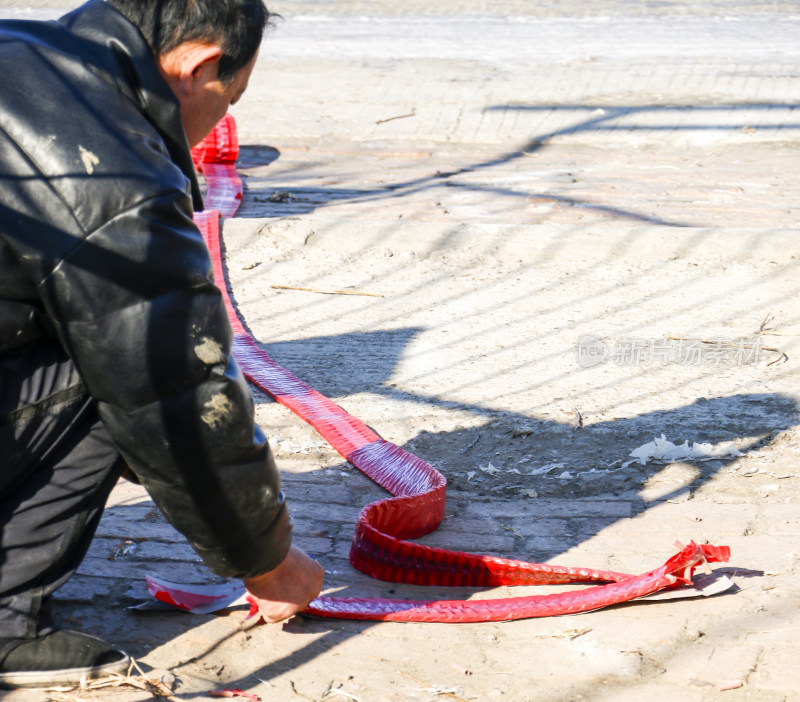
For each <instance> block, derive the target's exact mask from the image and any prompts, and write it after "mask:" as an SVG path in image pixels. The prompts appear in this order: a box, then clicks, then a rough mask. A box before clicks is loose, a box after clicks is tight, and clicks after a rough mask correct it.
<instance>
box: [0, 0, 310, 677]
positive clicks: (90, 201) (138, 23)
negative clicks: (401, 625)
mask: <svg viewBox="0 0 800 702" xmlns="http://www.w3.org/2000/svg"><path fill="white" fill-rule="evenodd" d="M269 18H270V15H269V13H268V12H267V10H266V8H265V7H264V6H263V4H262V3H261V0H108V2H102V0H91V1H90V2H88V3H87V4H86V5H84V6H83V7H81V8H79V9H77V10H75V11H74V12H72V13H70V14H68V15H66V16H64V17H63V18H61V19H60V20H58V21H57V22H22V21H8V22H0V66H2V71H0V529H2V532H1V533H0V685H3V686H7V687H15V686H35V685H48V684H53V683H59V682H75V681H77V680H79V679H80V677H81V676H82V675H87V676H90V677H91V676H96V675H103V674H107V673H109V672H113V671H123V670H125V669H126V667H127V665H128V657H127V656H126V655H125V654H124V653H122V652H121V651H118V650H115V649H114V648H113V647H111V646H109V645H108V644H106V643H105V642H103V641H101V640H100V639H97V638H95V637H91V636H88V635H86V634H83V633H80V632H74V631H64V630H57V629H55V628H54V627H53V625H52V623H51V622H50V620H49V618H48V614H47V610H48V602H49V597H50V595H51V594H52V592H53V591H54V590H55V589H56V588H58V587H59V586H60V585H62V584H63V583H64V582H65V581H66V580H67V579H68V578H69V577H70V576H71V575H72V573H74V571H75V570H76V568H77V567H78V565H79V564H80V561H81V560H82V558H83V556H84V555H85V552H86V549H87V548H88V545H89V542H90V541H91V538H92V536H93V533H94V531H95V528H96V526H97V523H98V521H99V518H100V515H101V512H102V509H103V506H104V504H105V500H106V498H107V496H108V494H109V492H110V490H111V488H112V487H113V485H114V483H115V482H116V480H117V479H118V477H119V475H120V473H121V472H122V470H124V468H125V466H128V467H129V468H130V469H131V470H132V472H133V473H134V474H135V475H136V476H137V477H138V479H139V480H140V481H141V482H142V484H143V485H144V486H145V487H146V488H147V490H148V492H149V493H150V495H151V496H152V497H153V499H154V500H155V501H156V503H157V504H158V505H159V506H160V508H161V510H162V511H163V512H164V514H165V515H166V516H167V518H168V519H169V520H170V522H172V524H173V525H175V527H177V528H178V529H179V530H180V531H181V532H183V533H184V534H185V535H186V537H187V538H188V540H189V541H190V543H191V544H192V546H193V547H194V548H195V549H196V550H197V552H198V553H199V554H200V555H201V556H202V557H203V559H204V561H205V562H206V564H207V565H208V566H209V567H210V568H211V569H212V570H214V571H215V572H216V573H218V574H220V575H223V576H226V577H237V578H241V579H243V580H244V582H245V585H246V586H247V589H248V590H249V592H250V593H251V595H253V597H254V598H255V599H256V601H257V602H258V604H259V607H260V610H261V614H262V616H263V617H264V619H266V620H267V621H271V622H274V621H280V620H282V619H285V618H287V617H290V616H292V615H293V614H294V613H296V612H298V611H301V610H302V609H304V608H305V607H306V606H307V604H308V603H309V602H310V601H311V599H313V598H314V597H315V596H316V595H317V594H318V593H319V591H320V588H321V586H322V569H321V568H320V567H319V565H318V564H317V563H316V562H315V561H313V560H312V559H310V558H309V557H308V556H307V555H306V554H305V553H303V552H302V551H300V550H299V549H297V548H295V547H293V546H291V545H290V544H291V524H290V520H289V515H288V512H287V508H286V506H285V504H284V499H283V495H282V493H281V491H280V481H279V477H278V474H277V470H276V468H275V465H274V462H273V459H272V456H271V454H270V449H269V446H268V444H267V441H266V439H265V438H264V436H263V434H262V433H261V431H260V430H259V428H258V427H257V426H255V425H254V421H253V404H252V400H251V398H250V395H249V392H248V389H247V386H246V384H245V382H244V380H243V378H242V375H241V373H240V371H239V369H238V367H237V365H236V363H235V361H234V360H233V358H232V356H231V329H230V325H229V323H228V321H227V319H226V316H225V311H224V308H223V305H222V302H221V299H220V295H219V293H218V291H217V289H216V288H215V287H214V285H213V282H212V279H211V266H210V261H209V257H208V253H207V250H206V248H205V245H204V243H203V241H202V238H201V237H200V234H199V232H198V231H197V229H196V228H195V226H194V224H193V222H192V207H193V205H194V208H195V209H201V208H202V202H201V198H200V196H199V188H198V185H197V182H196V178H195V174H194V169H193V167H192V162H191V158H190V154H189V147H190V145H194V144H195V143H197V142H198V141H200V140H201V139H202V138H203V137H204V136H205V135H206V134H207V133H208V132H209V131H210V130H211V129H212V128H213V126H214V125H215V124H216V122H217V121H218V120H219V119H220V118H221V117H222V116H223V115H224V114H225V113H226V111H227V109H228V107H229V105H231V104H233V103H235V102H236V101H237V100H238V99H239V97H240V96H241V95H242V93H243V92H244V90H245V88H246V87H247V82H248V78H249V76H250V73H251V71H252V69H253V64H254V63H255V60H256V56H257V53H258V47H259V45H260V42H261V39H262V35H263V31H264V28H265V26H266V25H267V24H268V22H269Z"/></svg>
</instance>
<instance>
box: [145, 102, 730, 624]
mask: <svg viewBox="0 0 800 702" xmlns="http://www.w3.org/2000/svg"><path fill="white" fill-rule="evenodd" d="M238 149H239V144H238V139H237V136H236V125H235V122H234V120H233V117H232V116H230V115H227V116H226V117H225V118H224V119H223V120H222V121H221V122H220V123H219V124H218V125H217V127H216V128H215V129H214V131H213V132H212V133H211V134H210V135H209V136H208V137H207V138H206V140H205V141H203V142H202V143H201V144H200V145H198V146H197V147H196V148H195V149H193V151H192V154H193V158H194V159H195V163H196V166H197V167H198V169H200V170H201V171H202V173H203V174H204V175H205V178H206V184H207V190H208V194H207V196H206V205H207V209H206V210H204V211H203V212H199V213H196V215H195V222H196V224H197V226H198V228H199V229H200V231H201V232H202V233H203V236H204V237H205V239H206V242H207V244H208V248H209V251H210V253H211V259H212V261H213V265H214V275H215V280H216V281H217V283H218V285H219V287H220V290H221V291H222V295H223V298H224V301H225V305H226V308H227V311H228V316H229V318H230V321H231V325H232V326H233V331H234V342H233V352H234V355H235V357H236V360H237V362H238V363H239V365H240V367H241V369H242V372H243V373H244V375H245V377H246V378H247V379H248V380H249V381H250V382H252V383H253V384H255V385H256V386H257V387H258V388H260V389H261V390H263V391H264V392H266V393H268V394H269V395H271V396H272V397H274V398H275V399H276V400H277V401H278V402H280V403H281V404H283V405H285V406H286V407H288V408H289V409H291V410H292V411H293V412H295V413H296V414H298V415H299V416H300V417H301V418H302V419H304V420H305V421H307V422H309V423H310V424H311V425H312V426H313V427H314V428H315V429H317V431H319V433H320V434H322V436H323V437H324V438H325V439H326V440H327V441H328V442H329V443H330V444H331V445H332V446H333V447H334V448H335V449H336V450H337V451H338V452H339V453H340V454H341V455H342V456H344V458H345V459H347V460H348V461H349V462H350V463H352V464H353V465H354V466H355V467H356V468H358V469H359V470H361V471H362V472H363V473H364V474H365V475H367V476H368V477H370V478H371V479H372V480H374V481H375V482H376V483H377V484H378V485H381V486H382V487H383V488H385V489H386V490H387V491H388V492H389V493H390V494H391V495H392V497H389V498H387V499H384V500H380V501H378V502H374V503H372V504H370V505H367V506H366V507H364V509H363V510H362V511H361V514H360V515H359V518H358V522H357V524H356V529H355V535H354V537H353V543H352V547H351V550H350V562H351V563H352V564H353V566H354V567H355V568H357V569H358V570H360V571H363V572H364V573H367V574H369V575H371V576H373V577H376V578H380V579H381V580H387V581H390V582H401V583H413V584H418V585H445V586H474V587H493V586H498V585H544V584H558V583H601V584H597V585H594V586H592V587H588V588H584V589H581V590H573V591H569V592H562V593H557V594H549V595H541V596H536V595H534V596H526V597H513V598H506V599H494V600H474V601H465V600H451V601H424V602H419V601H408V600H395V599H380V598H341V597H327V596H320V597H318V598H316V599H315V600H314V601H313V602H312V603H311V605H310V606H309V608H308V609H307V612H308V613H309V614H313V615H317V616H323V617H337V618H343V619H375V620H384V621H429V622H478V621H502V620H509V619H523V618H528V617H542V616H549V615H556V614H572V613H577V612H585V611H589V610H593V609H598V608H601V607H606V606H608V605H612V604H617V603H620V602H625V601H628V600H632V599H635V598H638V597H642V596H644V595H648V594H651V593H653V592H656V591H658V590H661V589H663V588H667V587H673V586H675V585H679V584H681V583H685V584H689V583H691V576H692V574H693V573H694V569H695V568H696V567H698V566H701V565H704V564H705V563H706V562H715V561H727V560H728V558H729V557H730V550H729V549H728V547H726V546H719V547H717V546H710V545H703V546H698V545H697V544H695V543H693V542H692V543H691V544H689V545H688V546H686V547H684V548H682V549H681V551H680V552H679V553H678V554H676V555H675V556H673V557H672V558H670V559H669V560H668V561H667V562H666V563H665V564H664V565H663V566H661V567H660V568H656V569H655V570H653V571H651V572H649V573H645V574H643V575H638V576H634V575H629V574H626V573H616V572H612V571H603V570H594V569H589V568H569V567H562V566H556V565H547V564H541V563H526V562H524V561H517V560H511V559H505V558H497V557H494V556H482V555H478V554H473V553H463V552H457V551H448V550H446V549H441V548H431V547H428V546H423V545H420V544H417V543H414V542H412V541H409V540H408V539H412V538H415V537H419V536H422V535H424V534H428V533H430V532H432V531H434V530H435V529H436V528H437V527H438V526H439V524H440V523H441V521H442V518H443V517H444V505H445V486H446V481H445V479H444V477H443V476H442V475H441V474H440V473H439V472H438V471H437V470H435V469H434V468H433V467H432V466H430V465H429V464H428V463H426V462H425V461H423V460H422V459H420V458H418V457H417V456H414V455H413V454H411V453H408V452H407V451H404V450H403V449H401V448H400V447H398V446H396V445H394V444H392V443H390V442H388V441H385V440H383V439H382V438H381V437H379V436H378V435H377V434H376V433H375V432H374V431H372V430H371V429H370V428H369V427H367V426H366V425H365V424H363V423H362V422H361V421H360V420H358V419H357V418H355V417H353V416H352V415H350V414H348V413H347V412H346V411H345V410H343V409H342V408H341V407H339V406H338V405H337V404H335V403H334V402H332V401H331V400H329V399H328V398H327V397H325V396H323V395H321V394H320V393H318V392H317V391H316V390H314V389H313V388H312V387H310V386H309V385H307V384H306V383H304V382H303V381H301V380H299V379H298V378H297V377H295V376H294V375H292V374H291V373H290V372H289V371H287V370H286V369H284V368H281V367H280V366H279V365H278V364H276V363H275V362H274V361H273V360H272V359H271V358H270V357H269V356H268V355H267V354H266V353H265V352H264V351H263V350H262V349H260V348H259V347H258V346H257V345H256V343H255V341H253V339H252V337H251V336H250V335H249V334H248V332H247V330H246V329H245V327H244V325H243V324H242V322H241V320H240V319H239V317H238V315H237V313H236V310H235V309H234V307H233V304H232V302H231V299H230V296H229V294H228V292H227V288H226V285H225V276H224V268H223V264H222V254H221V248H220V231H219V221H220V217H231V216H233V215H234V214H235V212H236V209H237V208H238V206H239V203H240V202H241V198H242V182H241V180H240V179H239V176H238V175H237V174H236V168H235V165H234V164H235V163H236V159H237V157H238ZM156 590H157V591H156V592H154V594H156V596H157V597H159V599H162V600H164V601H170V602H172V603H174V602H175V598H173V597H171V596H170V594H169V592H167V591H166V590H165V589H163V588H162V589H160V590H158V589H156ZM183 594H184V595H185V594H186V592H183ZM192 601H193V600H192ZM181 606H184V607H185V608H189V607H188V605H181Z"/></svg>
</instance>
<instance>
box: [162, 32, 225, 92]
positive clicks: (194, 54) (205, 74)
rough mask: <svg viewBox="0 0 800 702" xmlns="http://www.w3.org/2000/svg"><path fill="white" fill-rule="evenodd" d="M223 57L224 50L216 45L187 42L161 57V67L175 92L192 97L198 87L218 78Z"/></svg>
mask: <svg viewBox="0 0 800 702" xmlns="http://www.w3.org/2000/svg"><path fill="white" fill-rule="evenodd" d="M222 55H223V54H222V49H221V48H220V47H219V46H217V45H216V44H208V43H205V42H185V43H183V44H181V45H180V46H176V47H175V48H174V49H172V50H171V51H169V52H167V53H166V54H164V55H163V56H161V58H160V59H159V66H160V68H161V73H162V74H163V75H164V77H165V78H166V80H167V83H169V85H170V87H171V88H172V90H173V92H175V94H176V95H179V96H183V97H190V96H191V95H192V94H193V93H194V92H195V91H196V89H197V87H198V85H200V84H203V83H205V82H207V81H208V80H213V79H215V78H216V77H217V64H218V62H219V60H220V59H221V58H222ZM209 71H212V73H209Z"/></svg>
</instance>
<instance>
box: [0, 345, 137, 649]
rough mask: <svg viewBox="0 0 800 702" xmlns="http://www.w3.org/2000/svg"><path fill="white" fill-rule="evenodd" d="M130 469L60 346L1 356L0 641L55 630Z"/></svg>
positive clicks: (38, 347) (45, 346) (48, 346)
mask: <svg viewBox="0 0 800 702" xmlns="http://www.w3.org/2000/svg"><path fill="white" fill-rule="evenodd" d="M123 467H124V465H123V462H122V461H121V460H120V457H119V454H118V452H117V450H116V449H115V447H114V445H113V443H112V442H111V439H110V438H109V436H108V433H107V432H106V430H105V429H104V427H103V425H102V423H101V422H100V420H99V418H98V415H97V410H96V408H95V405H94V402H93V401H92V399H91V398H90V397H89V395H88V393H87V392H86V389H85V387H84V386H83V383H82V382H81V379H80V376H79V375H78V373H77V371H76V369H75V367H74V366H73V364H72V362H71V361H70V360H69V358H68V356H67V355H66V354H65V353H64V351H63V350H62V349H61V347H60V346H58V345H57V344H48V345H39V346H37V347H35V348H34V349H32V350H29V351H27V352H25V353H24V354H22V355H19V356H15V357H13V358H5V359H4V358H3V357H0V639H3V638H33V637H36V636H41V635H42V634H45V633H47V632H48V631H49V630H50V628H51V623H50V621H49V617H48V616H47V609H48V608H47V603H48V598H49V596H50V595H51V594H52V593H53V591H54V590H56V588H58V587H59V586H61V585H63V584H64V583H65V582H66V581H67V580H68V579H69V577H70V576H71V575H72V574H73V573H74V572H75V570H76V569H77V568H78V566H79V565H80V562H81V561H82V560H83V557H84V556H85V555H86V550H87V549H88V548H89V543H90V542H91V540H92V537H93V535H94V532H95V530H96V529H97V524H98V522H99V521H100V516H101V515H102V512H103V507H104V506H105V503H106V499H107V498H108V495H109V493H110V492H111V489H112V487H113V486H114V484H115V483H116V481H117V479H118V477H119V475H120V473H121V472H122V469H123Z"/></svg>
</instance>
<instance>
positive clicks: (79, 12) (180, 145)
mask: <svg viewBox="0 0 800 702" xmlns="http://www.w3.org/2000/svg"><path fill="white" fill-rule="evenodd" d="M59 22H60V23H61V24H62V25H64V26H65V27H66V28H67V29H69V31H70V32H72V33H73V34H75V35H77V36H79V37H81V38H83V39H86V40H89V42H91V45H94V46H96V47H97V50H98V51H97V55H96V58H97V59H98V61H97V62H96V63H95V62H94V61H93V59H94V58H95V57H93V56H87V57H86V60H87V61H89V62H92V63H95V65H96V66H97V68H99V69H100V70H108V69H109V61H108V52H109V51H110V52H111V53H112V54H113V59H114V60H115V62H116V65H114V63H113V62H112V65H111V70H114V68H115V67H118V68H117V70H115V71H114V74H113V78H114V80H115V81H116V83H117V86H118V88H119V89H120V90H122V91H123V92H124V93H125V94H127V95H128V96H129V97H130V98H131V99H133V100H134V101H135V102H136V103H137V104H138V105H139V106H140V108H141V110H142V112H143V114H144V115H145V116H146V117H147V119H148V120H149V121H150V123H151V124H152V125H153V126H154V127H155V128H156V130H157V131H158V133H159V134H160V135H161V138H162V139H163V140H164V144H165V145H166V147H167V151H168V152H169V155H170V158H171V159H172V161H173V162H174V163H175V164H176V165H177V166H178V167H179V168H180V169H181V171H182V172H183V173H184V175H185V176H186V177H187V178H188V179H189V182H190V184H191V190H192V201H193V206H194V209H195V210H196V211H199V210H202V209H203V197H202V195H201V194H200V186H199V184H198V182H197V174H196V172H195V168H194V164H193V163H192V155H191V152H190V151H189V143H188V141H187V139H186V132H185V131H184V129H183V122H182V121H181V113H180V104H179V103H178V99H177V98H176V97H175V94H174V93H173V92H172V90H171V88H170V87H169V85H168V84H167V82H166V80H164V77H163V76H162V75H161V71H160V70H159V68H158V63H157V61H156V57H155V56H154V55H153V52H152V50H151V49H150V47H149V46H148V44H147V42H146V41H145V39H144V37H143V36H142V34H141V32H140V31H139V28H138V27H136V25H134V24H133V23H132V22H130V21H129V20H128V19H127V17H125V16H124V15H123V14H122V13H120V12H119V11H118V10H116V9H115V8H113V7H112V6H111V5H109V4H107V3H106V2H104V1H103V0H90V1H89V2H87V3H86V4H85V5H82V6H81V7H79V8H78V9H76V10H74V11H72V12H70V13H68V14H66V15H64V16H63V17H62V18H61V19H60V20H59ZM101 54H104V56H102V57H101Z"/></svg>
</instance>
